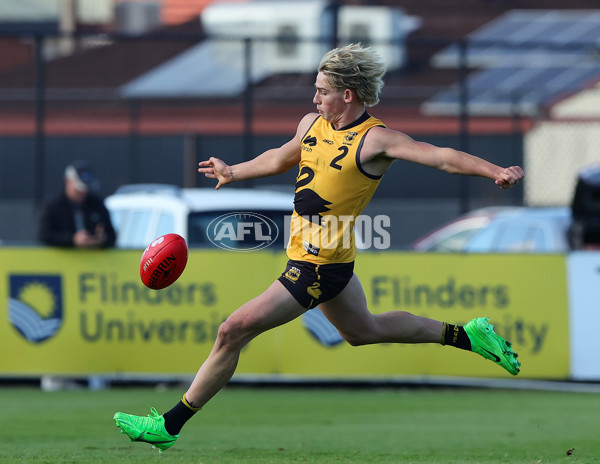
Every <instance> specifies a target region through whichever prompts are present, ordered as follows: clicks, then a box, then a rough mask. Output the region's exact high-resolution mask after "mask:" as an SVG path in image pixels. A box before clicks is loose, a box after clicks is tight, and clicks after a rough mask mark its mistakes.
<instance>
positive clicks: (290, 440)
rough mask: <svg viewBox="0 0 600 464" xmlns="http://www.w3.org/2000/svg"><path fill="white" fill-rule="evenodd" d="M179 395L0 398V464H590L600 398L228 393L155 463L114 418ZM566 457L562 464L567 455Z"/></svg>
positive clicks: (11, 393)
mask: <svg viewBox="0 0 600 464" xmlns="http://www.w3.org/2000/svg"><path fill="white" fill-rule="evenodd" d="M180 394H181V391H180V390H166V391H156V390H153V389H148V388H146V389H144V388H135V389H133V388H132V389H110V390H103V391H97V392H90V391H87V390H73V391H61V392H54V393H45V392H41V391H40V390H38V389H35V388H0V463H2V464H12V463H36V464H41V463H85V464H93V463H111V464H118V463H127V464H136V463H143V464H152V463H162V464H168V463H186V464H189V463H194V464H212V463H215V464H216V463H219V464H221V463H261V464H265V463H338V464H339V463H350V464H352V463H357V464H359V463H360V464H372V463H428V464H435V463H443V464H454V463H529V464H534V463H541V464H548V463H592V462H598V461H599V460H600V440H599V439H598V418H599V417H600V397H598V396H597V395H594V394H584V393H579V394H577V393H552V392H528V391H507V390H452V389H448V390H445V389H444V390H427V389H416V390H413V389H379V390H378V389H375V390H346V389H340V390H320V389H279V390H278V389H249V388H227V389H225V390H224V391H222V392H221V393H220V394H219V395H218V396H217V397H216V398H215V399H214V400H213V401H212V402H211V403H210V404H209V405H208V406H207V407H206V408H205V409H204V410H203V411H201V412H200V413H198V414H197V415H196V416H195V417H194V418H193V419H192V420H191V421H190V422H189V423H188V424H187V425H186V427H185V428H184V430H183V433H182V435H181V437H180V438H179V440H178V441H177V443H176V444H175V446H174V447H173V448H171V449H169V450H167V451H165V452H164V453H162V454H160V455H159V454H158V453H157V452H156V451H155V450H152V449H151V448H150V446H149V445H147V444H145V443H130V442H129V440H128V439H127V438H126V437H125V436H124V435H121V434H120V433H119V432H118V429H117V428H116V427H115V425H114V422H113V420H112V415H113V413H114V412H115V411H117V410H121V411H126V412H129V413H134V414H140V415H145V414H147V413H148V412H149V409H150V406H156V407H157V409H158V410H159V411H161V412H164V411H165V410H167V409H169V408H170V407H171V406H172V405H173V404H175V403H176V402H177V401H178V400H179V395H180ZM570 448H575V451H574V453H573V454H572V455H571V456H567V455H566V451H567V450H568V449H570Z"/></svg>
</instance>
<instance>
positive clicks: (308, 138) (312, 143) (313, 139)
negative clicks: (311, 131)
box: [302, 135, 317, 147]
mask: <svg viewBox="0 0 600 464" xmlns="http://www.w3.org/2000/svg"><path fill="white" fill-rule="evenodd" d="M302 143H304V144H306V145H309V146H311V147H314V146H315V145H316V144H317V138H316V137H314V136H312V135H307V136H306V137H305V138H304V140H303V141H302Z"/></svg>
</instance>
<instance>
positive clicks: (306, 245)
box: [302, 240, 321, 256]
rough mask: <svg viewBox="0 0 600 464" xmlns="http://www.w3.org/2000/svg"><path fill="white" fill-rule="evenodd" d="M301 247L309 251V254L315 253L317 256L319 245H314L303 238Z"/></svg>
mask: <svg viewBox="0 0 600 464" xmlns="http://www.w3.org/2000/svg"><path fill="white" fill-rule="evenodd" d="M302 247H303V248H304V251H306V252H307V253H310V254H311V255H315V256H319V251H321V249H320V248H319V247H316V246H314V245H313V244H311V243H310V242H309V241H308V240H304V243H303V244H302Z"/></svg>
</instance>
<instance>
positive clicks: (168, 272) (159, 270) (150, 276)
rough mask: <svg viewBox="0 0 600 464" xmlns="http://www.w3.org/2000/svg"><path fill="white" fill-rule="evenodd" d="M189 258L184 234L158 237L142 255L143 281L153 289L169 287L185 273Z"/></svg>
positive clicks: (141, 269) (141, 273)
mask: <svg viewBox="0 0 600 464" xmlns="http://www.w3.org/2000/svg"><path fill="white" fill-rule="evenodd" d="M187 259H188V247H187V243H185V239H184V238H183V237H182V236H180V235H177V234H166V235H162V236H161V237H158V238H157V239H156V240H154V241H153V242H152V243H151V244H150V245H148V248H146V249H145V250H144V254H143V255H142V261H141V262H140V277H141V279H142V282H143V283H144V285H145V286H146V287H148V288H151V289H153V290H160V289H161V288H165V287H168V286H169V285H171V284H172V283H173V282H175V281H176V280H177V279H178V278H179V276H180V275H181V274H182V273H183V270H184V269H185V265H186V264H187Z"/></svg>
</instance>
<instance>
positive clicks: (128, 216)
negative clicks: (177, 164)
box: [105, 184, 294, 250]
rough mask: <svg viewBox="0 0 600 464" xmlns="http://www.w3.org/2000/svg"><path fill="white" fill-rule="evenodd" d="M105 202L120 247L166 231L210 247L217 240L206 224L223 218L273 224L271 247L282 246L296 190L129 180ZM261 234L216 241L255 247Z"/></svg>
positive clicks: (139, 245)
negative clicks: (217, 188)
mask: <svg viewBox="0 0 600 464" xmlns="http://www.w3.org/2000/svg"><path fill="white" fill-rule="evenodd" d="M105 204H106V207H107V209H108V211H109V213H110V216H111V220H112V222H113V226H114V227H115V230H116V232H117V244H116V246H117V247H119V248H138V249H142V248H145V247H146V246H147V245H148V243H150V242H151V241H152V240H154V239H155V238H156V237H159V236H161V235H164V234H167V233H176V234H179V235H181V236H182V237H183V238H185V239H186V241H187V243H188V246H189V247H213V246H215V242H214V240H213V238H214V237H211V236H210V234H209V233H208V230H209V225H210V224H215V223H216V221H219V218H223V217H225V218H227V220H228V221H229V223H228V225H230V224H231V221H234V222H235V221H241V220H244V221H246V222H247V221H248V218H251V219H254V220H259V221H262V223H263V225H264V224H268V225H270V226H272V228H276V232H277V234H276V238H274V239H273V240H272V241H271V242H270V243H269V245H272V246H271V248H272V249H274V250H275V249H280V250H283V249H284V243H283V242H284V236H285V234H284V230H285V227H287V225H286V220H287V218H286V217H289V216H290V215H291V214H292V211H293V209H294V194H293V191H291V190H290V191H289V192H286V191H283V190H280V189H277V188H274V189H273V190H270V189H265V188H262V189H248V188H232V187H227V188H223V189H220V190H215V189H213V188H179V187H177V186H172V185H164V184H131V185H125V186H123V187H120V188H119V189H118V190H117V191H116V192H115V193H114V194H113V195H111V196H109V197H107V198H106V200H105ZM234 226H235V224H234ZM273 237H275V235H274V234H273ZM263 238H264V237H260V236H259V237H256V236H254V235H251V234H249V235H248V236H245V237H244V240H241V241H239V242H236V241H235V240H229V242H228V243H225V241H224V240H221V242H219V244H218V245H217V246H220V245H223V244H224V245H225V247H227V248H228V249H236V248H237V249H240V250H242V249H243V250H250V249H257V243H253V242H256V241H257V240H258V241H261V240H262V239H263ZM263 242H264V240H263ZM260 245H261V244H260V243H259V244H258V246H260ZM263 245H264V243H263ZM221 247H222V248H223V246H221Z"/></svg>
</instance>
